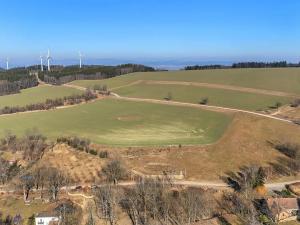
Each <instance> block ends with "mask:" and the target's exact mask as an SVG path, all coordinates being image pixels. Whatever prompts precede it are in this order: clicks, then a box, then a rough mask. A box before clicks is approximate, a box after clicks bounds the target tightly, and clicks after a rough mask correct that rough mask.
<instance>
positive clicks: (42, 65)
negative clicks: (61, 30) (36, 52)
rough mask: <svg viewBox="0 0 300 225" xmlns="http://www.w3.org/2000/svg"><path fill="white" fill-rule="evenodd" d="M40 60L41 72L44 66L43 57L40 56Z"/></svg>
mask: <svg viewBox="0 0 300 225" xmlns="http://www.w3.org/2000/svg"><path fill="white" fill-rule="evenodd" d="M40 59H41V71H42V72H43V71H44V64H43V56H42V55H40Z"/></svg>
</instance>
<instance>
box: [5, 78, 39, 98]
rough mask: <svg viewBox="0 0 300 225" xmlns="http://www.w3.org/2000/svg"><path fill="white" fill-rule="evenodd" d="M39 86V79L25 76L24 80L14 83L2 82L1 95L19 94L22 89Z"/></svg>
mask: <svg viewBox="0 0 300 225" xmlns="http://www.w3.org/2000/svg"><path fill="white" fill-rule="evenodd" d="M0 79H1V78H0ZM37 85H38V81H37V79H36V78H35V77H31V76H24V77H23V78H22V79H20V80H18V81H13V82H10V81H7V80H0V95H8V94H15V93H19V92H20V90H21V89H26V88H30V87H35V86H37Z"/></svg>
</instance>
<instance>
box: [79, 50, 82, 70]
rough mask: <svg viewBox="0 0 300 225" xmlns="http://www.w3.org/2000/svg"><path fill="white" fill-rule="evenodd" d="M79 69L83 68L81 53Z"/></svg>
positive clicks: (80, 55)
mask: <svg viewBox="0 0 300 225" xmlns="http://www.w3.org/2000/svg"><path fill="white" fill-rule="evenodd" d="M79 68H80V69H81V68H82V54H81V52H79Z"/></svg>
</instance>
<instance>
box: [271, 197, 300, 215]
mask: <svg viewBox="0 0 300 225" xmlns="http://www.w3.org/2000/svg"><path fill="white" fill-rule="evenodd" d="M267 204H268V207H269V209H270V210H271V211H272V212H277V211H278V210H280V211H285V210H299V209H300V199H297V198H269V199H267Z"/></svg>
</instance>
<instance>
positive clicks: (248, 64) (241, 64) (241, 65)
mask: <svg viewBox="0 0 300 225" xmlns="http://www.w3.org/2000/svg"><path fill="white" fill-rule="evenodd" d="M285 67H300V62H299V63H288V62H286V61H279V62H239V63H233V64H232V65H230V66H226V65H194V66H186V67H185V68H184V70H209V69H235V68H285Z"/></svg>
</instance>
